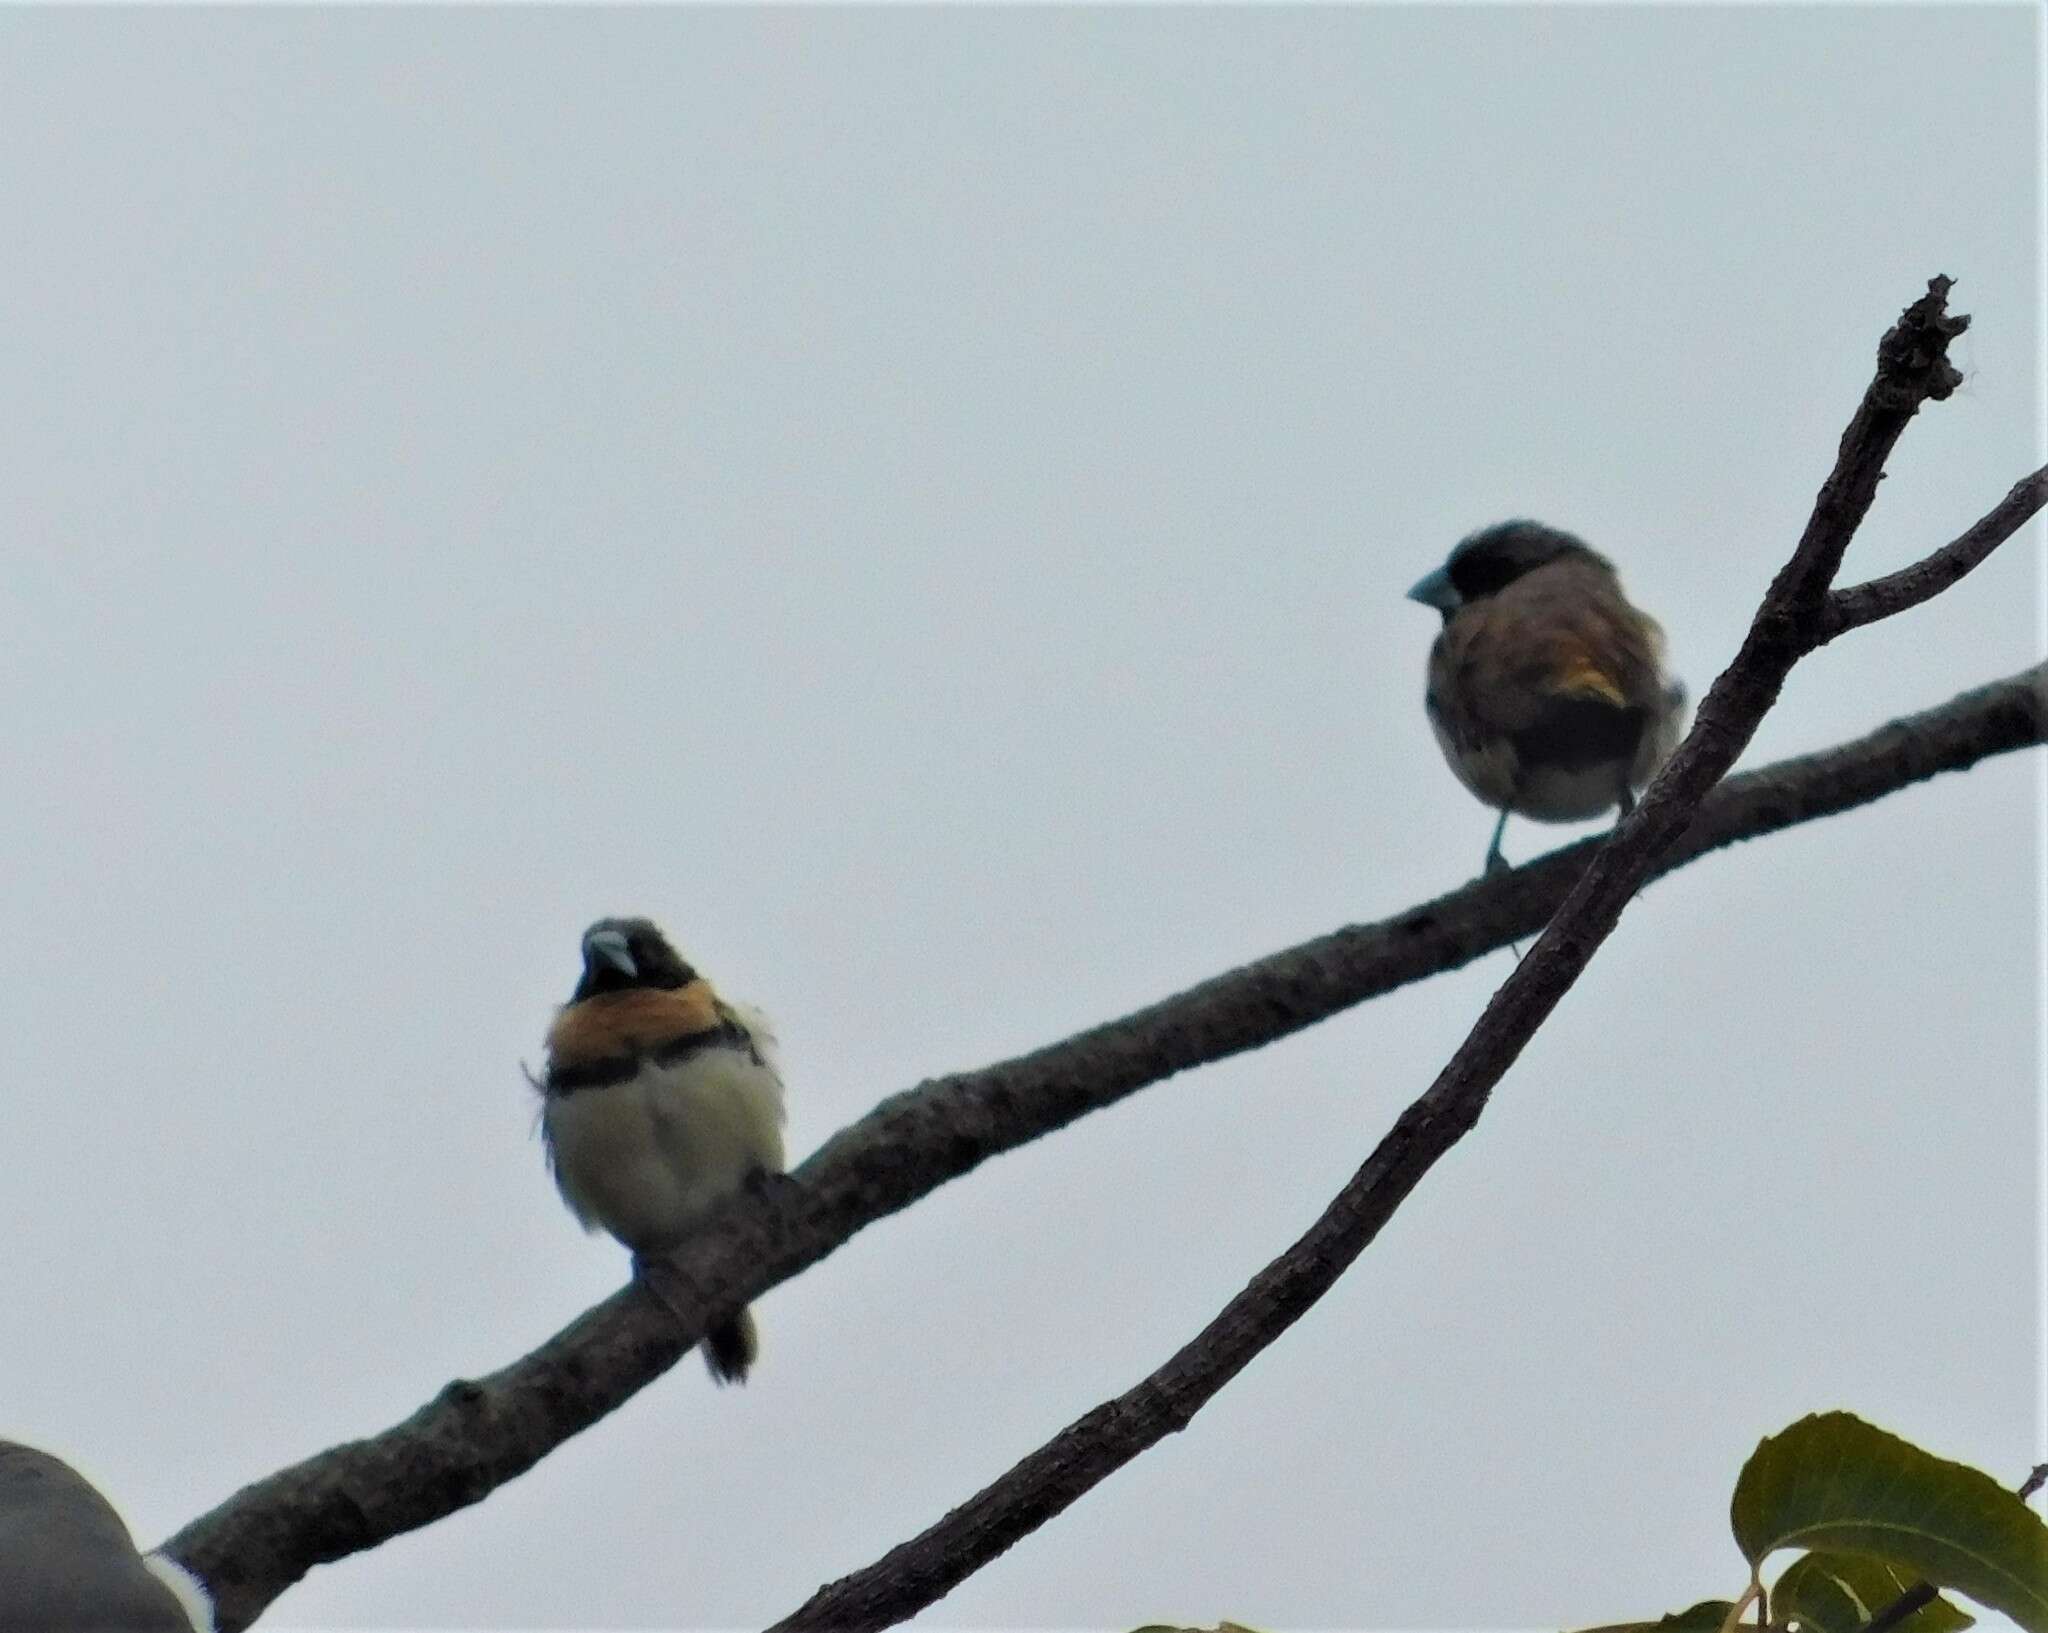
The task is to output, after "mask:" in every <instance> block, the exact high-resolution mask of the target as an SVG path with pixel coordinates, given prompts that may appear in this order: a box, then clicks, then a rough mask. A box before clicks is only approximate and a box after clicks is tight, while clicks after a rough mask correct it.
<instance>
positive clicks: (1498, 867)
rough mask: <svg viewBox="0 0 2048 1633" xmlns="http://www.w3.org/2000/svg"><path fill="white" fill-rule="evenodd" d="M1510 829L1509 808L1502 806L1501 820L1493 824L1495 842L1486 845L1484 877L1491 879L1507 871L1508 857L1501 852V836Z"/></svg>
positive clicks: (1482, 873)
mask: <svg viewBox="0 0 2048 1633" xmlns="http://www.w3.org/2000/svg"><path fill="white" fill-rule="evenodd" d="M1507 829H1508V808H1507V807H1506V806H1505V805H1503V806H1502V807H1501V808H1500V821H1498V822H1496V823H1495V824H1494V825H1493V843H1492V844H1490V845H1488V846H1487V847H1486V866H1485V867H1484V868H1483V869H1482V870H1481V871H1480V875H1479V876H1480V877H1481V878H1482V879H1491V878H1492V877H1493V876H1494V875H1495V874H1496V873H1504V872H1506V871H1507V866H1508V859H1507V858H1506V857H1505V856H1503V855H1501V853H1500V836H1501V835H1502V834H1504V833H1506V832H1507Z"/></svg>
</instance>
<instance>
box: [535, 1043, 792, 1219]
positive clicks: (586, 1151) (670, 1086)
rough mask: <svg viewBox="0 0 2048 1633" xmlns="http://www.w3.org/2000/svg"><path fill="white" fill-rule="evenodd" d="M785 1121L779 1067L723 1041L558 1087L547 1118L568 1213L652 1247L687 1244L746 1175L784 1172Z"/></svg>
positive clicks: (548, 1137) (546, 1127)
mask: <svg viewBox="0 0 2048 1633" xmlns="http://www.w3.org/2000/svg"><path fill="white" fill-rule="evenodd" d="M782 1117H783V1110H782V1082H781V1079H780V1078H778V1077H777V1076H776V1074H775V1071H774V1069H773V1068H772V1067H769V1066H765V1065H762V1064H761V1063H760V1062H758V1061H755V1060H753V1059H751V1058H750V1057H749V1056H747V1055H746V1054H745V1053H743V1052H742V1051H739V1050H735V1049H724V1048H718V1049H711V1050H707V1051H706V1052H705V1053H703V1054H700V1055H693V1056H691V1057H690V1058H689V1059H687V1060H683V1061H679V1062H677V1063H676V1064H675V1065H673V1066H656V1065H653V1064H651V1063H650V1064H646V1065H643V1066H642V1067H641V1069H640V1072H639V1074H638V1075H637V1076H635V1077H631V1078H628V1079H627V1080H626V1081H625V1082H623V1083H615V1084H612V1085H610V1086H608V1087H605V1088H593V1089H578V1090H576V1091H575V1092H573V1093H570V1094H562V1095H551V1096H549V1097H548V1099H547V1101H546V1103H545V1104H544V1106H543V1108H542V1111H541V1126H542V1133H543V1135H544V1136H545V1138H546V1140H547V1143H548V1154H549V1158H550V1160H551V1162H552V1163H553V1165H554V1170H555V1184H556V1185H557V1186H558V1187H559V1188H560V1189H561V1192H562V1199H563V1200H564V1201H565V1202H567V1203H568V1204H569V1208H570V1211H571V1212H573V1213H574V1214H575V1215H576V1217H577V1218H579V1219H580V1220H582V1221H583V1223H584V1226H585V1227H586V1228H587V1229H590V1230H596V1229H598V1228H599V1227H602V1228H603V1229H605V1230H608V1231H610V1232H611V1234H612V1235H614V1236H616V1237H617V1238H618V1239H619V1240H620V1241H621V1242H623V1243H625V1244H626V1246H628V1247H630V1248H633V1249H634V1250H635V1251H640V1252H648V1251H654V1250H656V1249H659V1248H663V1247H671V1246H673V1245H674V1244H675V1243H676V1242H678V1241H680V1240H681V1239H682V1238H683V1237H684V1236H685V1235H686V1234H688V1232H689V1228H690V1225H691V1222H692V1221H693V1220H695V1219H696V1217H697V1216H698V1215H699V1214H701V1213H703V1211H704V1210H705V1209H706V1208H708V1207H710V1206H711V1205H712V1203H714V1202H716V1201H717V1200H718V1199H719V1198H720V1197H722V1196H725V1195H727V1194H728V1193H730V1192H732V1191H734V1190H737V1189H738V1188H739V1186H740V1185H741V1184H742V1183H743V1182H744V1181H745V1180H746V1179H747V1177H748V1176H749V1175H750V1174H753V1173H755V1172H756V1171H759V1170H766V1171H768V1172H770V1173H780V1172H782V1168H783V1162H784V1158H783V1151H782Z"/></svg>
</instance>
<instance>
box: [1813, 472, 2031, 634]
mask: <svg viewBox="0 0 2048 1633" xmlns="http://www.w3.org/2000/svg"><path fill="white" fill-rule="evenodd" d="M2044 505H2048V465H2044V466H2042V467H2041V469H2039V470H2038V471H2036V472H2034V474H2033V475H2032V476H2023V477H2021V478H2020V480H2019V481H2017V482H2015V483H2014V484H2013V487H2012V492H2010V493H2008V494H2007V495H2006V496H2005V497H2004V498H2003V499H2001V500H1999V502H1998V503H1997V505H1995V506H1994V507H1993V508H1992V509H1991V510H1989V511H1987V512H1986V513H1985V514H1984V516H1982V517H1981V518H1980V519H1979V520H1978V521H1977V523H1976V525H1975V526H1973V527H1972V528H1971V529H1970V530H1969V531H1968V532H1966V533H1964V534H1963V535H1962V536H1961V537H1959V538H1956V539H1952V540H1950V541H1949V542H1948V543H1947V544H1945V545H1943V546H1942V547H1941V548H1940V549H1939V550H1936V551H1935V552H1934V553H1933V554H1932V555H1929V556H1924V557H1922V558H1921V559H1920V560H1919V561H1916V562H1914V563H1913V565H1912V566H1910V567H1902V568H1900V569H1899V571H1897V572H1896V573H1887V574H1885V576H1884V577H1883V578H1873V579H1871V580H1870V581H1869V582H1868V583H1864V584H1852V585H1850V586H1849V588H1847V589H1845V590H1836V591H1835V592H1834V594H1832V595H1831V596H1829V597H1828V610H1827V617H1826V619H1825V620H1824V622H1823V625H1822V628H1823V630H1824V631H1825V633H1824V634H1823V635H1822V637H1821V639H1822V640H1824V641H1831V640H1833V639H1834V638H1835V637H1836V636H1837V635H1843V634H1846V633H1848V632H1849V631H1850V630H1852V629H1861V628H1862V627H1863V626H1864V625H1865V624H1874V623H1876V622H1877V621H1878V620H1879V619H1880V618H1889V617H1891V616H1892V615H1893V614H1894V613H1900V612H1904V611H1905V610H1906V609H1907V608H1908V607H1917V606H1919V605H1920V603H1921V602H1923V601H1930V600H1932V599H1933V598H1934V597H1935V596H1937V595H1939V594H1941V592H1942V591H1943V590H1945V589H1947V588H1948V587H1949V586H1950V585H1951V584H1954V583H1955V582H1957V581H1958V580H1959V579H1961V578H1962V577H1963V575H1964V574H1966V573H1968V572H1969V571H1970V570H1971V569H1973V568H1974V567H1976V566H1978V565H1979V564H1980V563H1981V562H1982V561H1983V560H1984V559H1985V558H1986V557H1987V556H1989V555H1990V554H1991V552H1992V551H1994V550H1996V549H1997V548H1998V547H1999V546H2000V545H2001V544H2003V543H2005V541H2006V540H2007V539H2009V538H2011V537H2012V536H2013V535H2014V534H2015V533H2017V532H2018V531H2019V530H2020V529H2021V528H2022V527H2024V526H2026V525H2027V523H2028V522H2029V521H2030V520H2032V519H2033V517H2034V516H2035V515H2036V514H2037V513H2038V512H2039V511H2040V509H2041V507H2042V506H2044Z"/></svg>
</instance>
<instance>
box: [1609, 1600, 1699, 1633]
mask: <svg viewBox="0 0 2048 1633" xmlns="http://www.w3.org/2000/svg"><path fill="white" fill-rule="evenodd" d="M1734 1608H1735V1607H1734V1605H1733V1604H1732V1603H1730V1602H1729V1601H1728V1600H1726V1599H1702V1600H1701V1601H1700V1602H1699V1603H1698V1604H1696V1605H1694V1606H1693V1607H1692V1608H1691V1609H1690V1610H1674V1611H1673V1612H1672V1613H1671V1614H1670V1615H1669V1616H1666V1617H1665V1618H1664V1619H1663V1620H1662V1621H1656V1622H1615V1623H1613V1624H1611V1625H1610V1626H1607V1627H1589V1628H1587V1629H1585V1633H1721V1624H1722V1623H1723V1622H1725V1621H1727V1620H1728V1612H1729V1611H1731V1610H1733V1609H1734Z"/></svg>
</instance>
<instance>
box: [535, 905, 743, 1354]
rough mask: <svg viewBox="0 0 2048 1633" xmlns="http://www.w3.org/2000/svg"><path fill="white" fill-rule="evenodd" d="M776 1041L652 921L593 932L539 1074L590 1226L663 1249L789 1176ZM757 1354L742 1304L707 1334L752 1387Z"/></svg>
mask: <svg viewBox="0 0 2048 1633" xmlns="http://www.w3.org/2000/svg"><path fill="white" fill-rule="evenodd" d="M774 1043H775V1038H774V1034H773V1033H772V1032H770V1031H769V1029H768V1025H767V1022H766V1020H765V1019H764V1018H763V1017H762V1016H761V1014H760V1013H759V1012H758V1011H756V1010H753V1009H749V1008H747V1007H746V1006H745V1005H742V1004H729V1003H727V1002H726V1001H725V1000H724V999H722V998H720V997H719V996H718V994H717V993H716V992H714V991H713V990H712V987H711V983H710V982H709V981H707V980H705V979H704V977H703V976H701V975H699V974H698V973H697V972H696V971H695V970H694V969H692V968H691V967H690V966H689V964H688V963H687V962H685V961H684V959H683V957H682V955H681V954H679V953H678V952H677V951H676V950H675V948H673V947H671V946H670V945H669V943H668V939H667V938H666V937H665V936H663V935H662V933H661V932H660V931H659V930H658V929H656V928H655V927H654V925H653V924H651V923H650V922H648V921H647V920H646V919H637V918H628V919H599V920H598V921H597V923H595V924H593V925H592V926H591V927H590V928H589V929H588V930H586V931H585V932H584V933H583V974H582V978H581V979H580V980H578V981H577V983H576V990H575V991H574V992H573V993H572V994H570V997H569V1002H568V1003H567V1004H565V1005H564V1006H563V1007H562V1009H561V1011H560V1012H559V1013H558V1014H557V1015H556V1016H555V1022H554V1025H553V1026H551V1027H550V1028H549V1029H548V1037H547V1070H546V1071H545V1073H544V1074H543V1075H542V1077H541V1079H540V1089H541V1118H540V1126H541V1136H542V1138H543V1139H544V1140H545V1141H546V1144H547V1153H548V1165H549V1167H550V1168H551V1169H552V1170H553V1171H554V1176H555V1184H556V1186H557V1188H559V1189H560V1191H561V1193H562V1200H563V1201H565V1202H566V1203H568V1204H569V1211H570V1212H571V1213H573V1214H574V1215H575V1216H576V1217H577V1218H578V1219H579V1220H581V1221H582V1223H583V1227H584V1229H586V1230H599V1229H603V1230H606V1231H609V1232H610V1233H611V1234H612V1235H613V1236H614V1237H616V1238H617V1239H618V1240H619V1241H620V1242H622V1243H624V1244H625V1245H626V1246H627V1247H628V1248H630V1249H632V1250H633V1252H634V1253H635V1254H636V1255H642V1254H653V1253H660V1252H662V1251H664V1250H666V1249H669V1248H672V1247H674V1246H675V1245H676V1244H677V1243H679V1242H681V1241H682V1240H683V1238H684V1237H686V1236H687V1235H688V1234H689V1233H690V1230H691V1228H692V1227H693V1226H694V1225H695V1223H696V1222H697V1220H698V1218H699V1217H700V1216H701V1215H702V1214H703V1213H704V1211H705V1210H706V1209H708V1208H709V1207H710V1206H711V1205H712V1204H713V1203H715V1202H717V1201H718V1200H719V1199H720V1198H721V1197H724V1196H726V1195H728V1194H730V1193H731V1192H733V1191H735V1190H738V1189H739V1188H740V1187H741V1186H742V1185H745V1184H747V1183H748V1182H749V1181H750V1180H752V1179H753V1178H755V1177H756V1176H758V1175H764V1174H779V1173H781V1172H782V1169H783V1151H782V1121H783V1104H782V1078H781V1075H780V1073H779V1072H778V1071H777V1069H776V1063H775V1057H774ZM759 1348H760V1345H759V1340H758V1337H757V1335H756V1332H755V1328H754V1319H753V1316H752V1315H751V1314H750V1313H749V1312H747V1311H745V1310H742V1311H741V1312H740V1313H739V1314H738V1315H737V1316H735V1317H734V1318H733V1319H732V1320H730V1321H728V1322H724V1323H721V1324H720V1325H719V1326H718V1327H716V1328H714V1329H713V1330H712V1331H711V1332H710V1333H708V1334H707V1335H706V1336H705V1339H704V1360H705V1364H706V1365H707V1366H708V1367H709V1368H710V1369H711V1376H712V1377H713V1379H715V1380H716V1381H717V1382H719V1383H744V1382H746V1378H747V1369H748V1368H749V1367H750V1366H752V1365H753V1363H754V1359H755V1356H756V1355H757V1354H758V1352H759Z"/></svg>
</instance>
